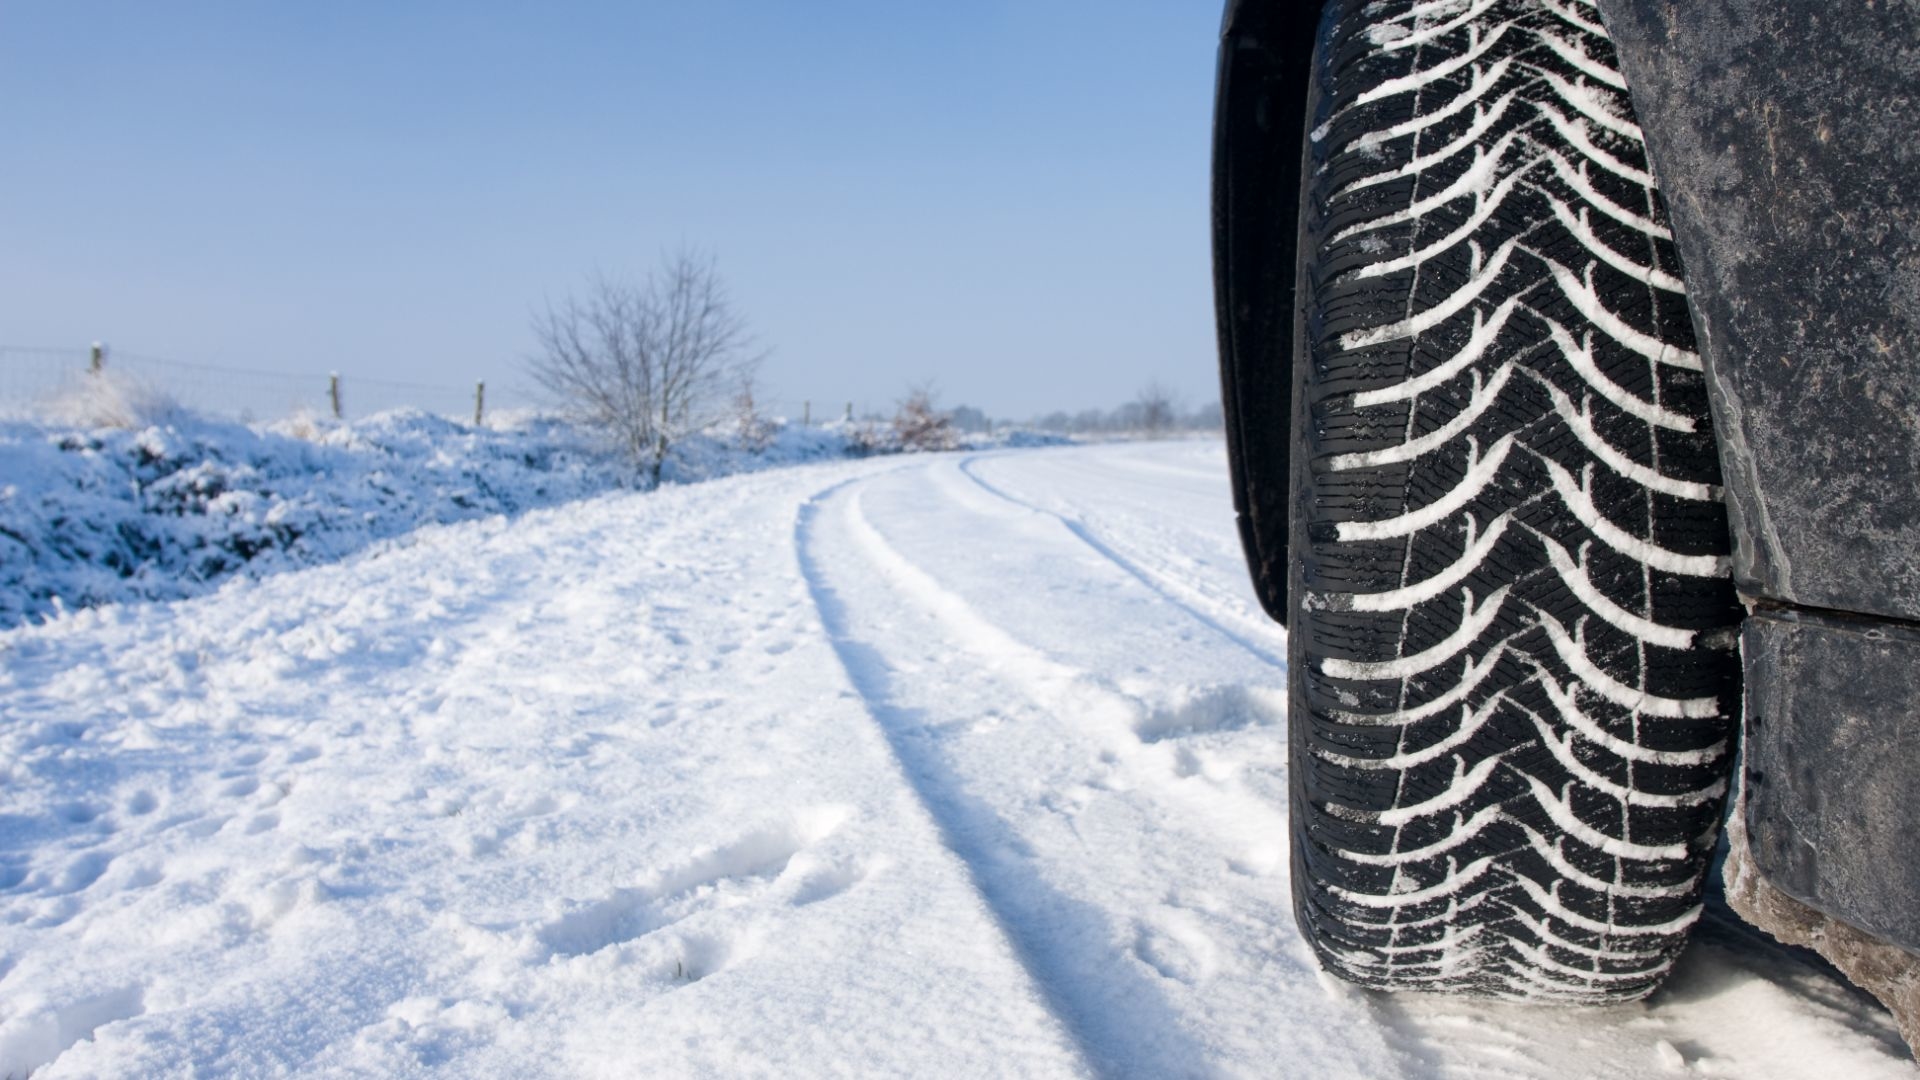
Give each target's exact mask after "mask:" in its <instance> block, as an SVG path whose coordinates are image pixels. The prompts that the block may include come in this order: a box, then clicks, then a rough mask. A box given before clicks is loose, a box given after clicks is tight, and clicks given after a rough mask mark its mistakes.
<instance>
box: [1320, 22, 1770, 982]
mask: <svg viewBox="0 0 1920 1080" xmlns="http://www.w3.org/2000/svg"><path fill="white" fill-rule="evenodd" d="M1318 41H1319V44H1318V47H1317V52H1316V54H1315V57H1314V62H1313V68H1312V71H1311V82H1312V85H1311V88H1310V90H1309V110H1310V111H1309V113H1308V120H1307V123H1308V125H1309V127H1310V133H1309V134H1308V136H1307V144H1308V145H1307V147H1306V152H1305V162H1304V165H1303V170H1302V176H1303V180H1302V183H1303V185H1304V187H1305V189H1306V190H1305V192H1304V195H1305V198H1304V199H1303V200H1302V203H1301V211H1300V217H1301V220H1300V251H1301V255H1300V264H1299V269H1298V280H1299V283H1300V285H1299V288H1300V305H1301V309H1300V313H1299V314H1300V318H1298V319H1297V320H1296V323H1297V325H1296V338H1295V343H1296V344H1295V347H1296V350H1297V354H1298V355H1297V358H1296V362H1295V367H1296V379H1297V380H1298V381H1297V382H1296V384H1295V390H1294V394H1293V401H1294V417H1293V421H1292V422H1293V424H1294V443H1293V447H1294V449H1293V455H1292V462H1293V463H1292V488H1293V493H1292V512H1291V526H1290V529H1291V533H1290V542H1289V548H1290V551H1291V553H1292V558H1291V562H1292V571H1291V572H1292V575H1293V576H1292V578H1291V580H1290V581H1289V583H1288V590H1287V591H1288V604H1289V607H1290V611H1289V620H1288V625H1289V628H1290V634H1291V641H1290V664H1291V668H1292V686H1293V690H1292V695H1293V696H1292V709H1291V714H1292V720H1291V723H1290V739H1291V748H1290V750H1291V762H1292V764H1291V783H1292V798H1293V819H1294V822H1295V824H1294V844H1293V868H1294V875H1293V882H1294V902H1295V908H1296V913H1297V915H1298V917H1299V921H1300V924H1301V927H1302V929H1303V931H1304V932H1305V934H1306V936H1307V937H1308V938H1309V940H1310V941H1311V942H1312V944H1313V946H1314V948H1315V950H1316V951H1317V953H1318V954H1319V956H1320V957H1321V959H1322V961H1323V962H1324V963H1325V964H1326V966H1327V967H1328V968H1330V969H1331V970H1332V971H1334V972H1335V973H1337V974H1339V975H1341V976H1343V977H1345V978H1347V979H1350V980H1352V981H1354V982H1357V983H1360V984H1362V985H1365V986H1369V987H1376V988H1382V989H1429V990H1431V989H1439V990H1453V991H1464V992H1469V993H1475V994H1485V995H1493V996H1500V997H1518V998H1525V999H1548V1000H1557V1001H1601V1002H1605V1001H1617V1000H1623V999H1632V998H1637V997H1641V996H1644V995H1645V994H1647V993H1648V992H1650V991H1651V990H1652V989H1653V988H1654V987H1655V986H1656V985H1657V984H1658V982H1659V980H1660V979H1661V977H1662V976H1663V974H1664V973H1665V972H1666V970H1667V969H1668V967H1669V966H1670V965H1671V963H1672V962H1673V960H1674V958H1675V956H1676V955H1677V954H1678V952H1679V951H1680V949H1681V947H1682V945H1683V944H1684V942H1685V936H1686V932H1687V930H1688V928H1689V926H1690V925H1691V924H1692V923H1693V922H1694V920H1695V919H1696V918H1697V917H1698V915H1699V912H1700V896H1701V890H1702V883H1703V877H1704V871H1705V865H1706V860H1707V856H1708V854H1709V851H1710V849H1711V847H1712V845H1713V843H1714V839H1715V836H1716V834H1717V831H1718V823H1719V820H1720V814H1721V809H1722V804H1723V802H1724V798H1725V792H1726V778H1727V773H1728V770H1729V764H1730V761H1729V751H1730V743H1729V740H1730V738H1731V735H1732V718H1733V717H1734V716H1735V715H1736V714H1735V710H1736V709H1737V708H1738V703H1739V683H1738V680H1739V662H1738V656H1737V653H1736V648H1735V636H1734V633H1733V628H1734V626H1735V624H1736V621H1737V619H1738V616H1739V609H1738V607H1737V604H1736V601H1735V597H1734V594H1733V591H1732V588H1731V585H1730V583H1729V581H1728V578H1727V573H1728V560H1727V543H1728V541H1727V526H1726V520H1725V514H1724V512H1723V509H1722V506H1721V503H1720V501H1719V488H1718V483H1719V474H1718V464H1717V461H1716V457H1715V448H1714V439H1713V432H1712V428H1711V421H1710V419H1709V416H1708V410H1707V394H1706V387H1705V380H1704V377H1703V374H1702V370H1701V361H1700V358H1699V356H1698V355H1697V353H1696V352H1695V346H1694V342H1693V331H1692V325H1691V322H1690V320H1689V315H1688V310H1687V304H1686V299H1685V296H1684V293H1683V289H1682V285H1681V280H1680V265H1679V261H1678V259H1677V257H1676V255H1675V252H1674V247H1673V243H1672V240H1671V236H1670V234H1669V232H1668V229H1667V226H1666V215H1665V211H1664V209H1663V207H1662V205H1661V202H1660V198H1659V195H1658V193H1657V192H1656V191H1655V189H1654V184H1653V178H1652V176H1651V175H1650V171H1649V170H1650V166H1649V164H1648V160H1647V155H1646V152H1645V149H1644V147H1643V146H1642V143H1641V140H1640V136H1639V129H1638V128H1637V127H1636V126H1635V124H1634V121H1633V118H1632V115H1633V114H1632V110H1631V106H1630V103H1629V101H1628V97H1627V94H1626V92H1625V83H1624V81H1623V80H1622V78H1621V76H1620V73H1619V68H1618V65H1617V62H1616V60H1615V57H1614V53H1613V49H1612V46H1611V45H1610V43H1609V41H1608V38H1607V35H1606V31H1605V29H1604V27H1603V26H1602V25H1601V23H1600V16H1599V13H1598V11H1597V10H1596V9H1595V8H1594V6H1593V5H1592V4H1591V3H1588V2H1585V0H1470V2H1469V0H1457V2H1439V3H1436V2H1433V0H1420V2H1414V0H1335V2H1333V3H1331V4H1330V5H1329V8H1328V11H1327V12H1326V13H1325V15H1324V16H1323V19H1322V22H1321V25H1320V31H1319V39H1318Z"/></svg>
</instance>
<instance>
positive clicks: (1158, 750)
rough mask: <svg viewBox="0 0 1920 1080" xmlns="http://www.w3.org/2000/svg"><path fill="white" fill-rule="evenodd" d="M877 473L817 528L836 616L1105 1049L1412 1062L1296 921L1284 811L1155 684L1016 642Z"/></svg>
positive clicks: (936, 799)
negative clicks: (919, 559) (891, 520)
mask: <svg viewBox="0 0 1920 1080" xmlns="http://www.w3.org/2000/svg"><path fill="white" fill-rule="evenodd" d="M934 467H935V468H938V467H939V466H937V465H936V466H934ZM896 476H898V478H899V479H902V480H907V481H909V482H912V480H913V479H914V478H910V477H907V476H904V475H901V474H896ZM921 482H923V483H924V482H926V480H922V481H921ZM869 487H871V485H870V484H868V483H860V484H856V485H850V486H849V487H848V488H846V489H844V490H841V491H838V492H836V493H834V494H833V495H831V496H829V497H827V498H823V499H820V500H816V501H815V502H814V503H812V504H809V506H808V507H806V508H805V509H804V510H803V511H802V514H801V517H800V521H799V522H798V523H797V525H796V530H795V531H796V546H797V547H798V549H799V550H800V551H801V553H802V560H801V561H802V567H803V571H804V572H805V574H806V576H807V578H808V581H809V585H810V588H812V590H813V593H814V596H815V600H816V604H817V605H818V606H819V608H820V611H821V616H822V621H823V623H824V624H825V625H826V627H827V630H828V633H829V636H830V638H831V639H832V641H833V643H834V646H835V648H836V650H838V651H839V653H840V656H841V659H842V662H843V664H844V665H845V666H846V668H847V671H848V674H849V676H850V678H851V681H852V682H853V683H854V684H855V686H856V687H857V688H858V689H859V690H860V692H861V693H862V694H863V695H864V696H865V697H866V698H867V701H868V706H869V712H870V713H871V714H872V715H873V716H874V719H875V721H876V723H877V724H878V725H879V726H880V727H881V728H882V730H883V732H884V733H885V735H886V737H887V739H888V741H889V743H890V744H891V745H892V746H893V747H894V748H895V751H896V753H897V755H898V757H899V760H900V762H901V765H902V767H903V770H904V771H905V772H906V773H907V774H908V775H909V776H910V777H911V778H912V780H913V783H914V784H915V786H916V788H917V789H918V790H919V792H920V793H921V795H922V797H923V799H924V801H925V803H926V805H927V806H928V808H929V810H930V811H931V812H932V813H933V815H934V816H935V817H936V819H937V820H939V822H940V823H941V825H942V827H943V830H944V831H945V833H946V835H947V838H948V842H949V843H950V845H951V846H952V847H953V849H954V851H955V853H956V854H958V855H959V856H960V857H961V858H962V859H963V860H964V861H965V862H966V863H967V864H968V866H969V867H970V868H972V870H973V872H974V875H975V880H976V883H977V885H978V886H979V888H980V890H981V893H982V896H983V897H984V898H985V899H986V900H987V902H988V903H989V905H990V906H991V907H992V908H993V910H994V911H995V912H996V913H997V914H998V916H999V918H1000V922H1001V925H1002V927H1003V928H1004V929H1005V930H1006V932H1007V933H1008V935H1009V937H1010V938H1011V939H1012V940H1013V941H1014V943H1015V945H1016V948H1017V949H1018V951H1019V953H1020V955H1021V956H1022V957H1023V958H1024V959H1025V960H1027V961H1028V962H1029V963H1030V965H1031V970H1032V971H1033V973H1034V977H1035V979H1036V980H1037V981H1038V983H1039V984H1040V985H1042V986H1043V987H1044V988H1045V990H1046V994H1047V1000H1048V1001H1049V1002H1050V1003H1051V1004H1053V1005H1055V1006H1056V1007H1057V1008H1058V1010H1059V1015H1060V1017H1061V1019H1062V1021H1063V1022H1064V1024H1065V1025H1066V1027H1067V1028H1068V1029H1069V1030H1070V1031H1071V1032H1072V1033H1073V1034H1074V1036H1075V1037H1076V1038H1078V1039H1079V1041H1080V1045H1081V1047H1082V1048H1083V1049H1084V1050H1085V1051H1086V1052H1087V1057H1088V1060H1089V1061H1090V1062H1091V1063H1092V1066H1093V1067H1094V1068H1095V1069H1097V1070H1098V1071H1099V1072H1100V1073H1102V1074H1103V1075H1128V1076H1132V1075H1138V1076H1156V1077H1158V1076H1196V1075H1201V1076H1208V1075H1225V1074H1236V1075H1237V1074H1240V1073H1242V1072H1244V1071H1245V1070H1247V1069H1248V1068H1249V1067H1250V1066H1251V1065H1252V1063H1255V1062H1270V1061H1272V1060H1277V1059H1280V1058H1283V1057H1288V1056H1293V1055H1300V1056H1301V1057H1302V1059H1303V1060H1313V1061H1316V1062H1319V1063H1323V1064H1331V1067H1332V1068H1333V1070H1334V1071H1335V1072H1336V1073H1341V1074H1343V1075H1345V1074H1351V1075H1381V1074H1385V1073H1392V1072H1397V1071H1399V1066H1398V1063H1396V1064H1395V1065H1385V1064H1384V1063H1383V1060H1382V1058H1383V1057H1385V1058H1392V1057H1394V1054H1393V1052H1392V1051H1390V1050H1388V1049H1387V1048H1386V1047H1385V1045H1384V1043H1383V1042H1382V1040H1381V1038H1380V1037H1379V1036H1378V1035H1377V1034H1376V1033H1374V1032H1373V1031H1372V1030H1371V1029H1366V1028H1364V1027H1363V1028H1362V1029H1361V1030H1363V1031H1365V1032H1366V1033H1365V1034H1360V1033H1358V1032H1356V1031H1354V1030H1351V1029H1352V1027H1353V1025H1352V1022H1351V1019H1352V1018H1351V1013H1352V1011H1353V1005H1352V1003H1351V1002H1350V1001H1347V1000H1345V999H1337V998H1336V999H1329V997H1328V996H1327V995H1326V994H1324V993H1323V992H1322V991H1321V989H1320V984H1319V979H1318V976H1317V975H1316V974H1315V972H1314V969H1313V967H1312V965H1311V963H1310V961H1309V960H1308V958H1307V956H1306V953H1305V950H1304V946H1303V945H1302V944H1301V943H1300V942H1299V941H1298V940H1297V938H1295V936H1294V935H1293V932H1292V927H1291V922H1290V921H1289V920H1287V918H1286V912H1285V906H1284V905H1285V900H1284V897H1285V878H1284V872H1285V871H1284V867H1283V866H1282V865H1280V863H1279V861H1278V860H1277V858H1276V859H1275V860H1272V861H1269V860H1266V859H1264V858H1261V859H1254V860H1251V862H1252V863H1253V864H1254V865H1252V866H1250V865H1249V863H1248V861H1246V860H1244V858H1237V857H1236V856H1244V855H1245V853H1247V852H1249V851H1251V850H1254V849H1255V848H1261V849H1263V850H1264V848H1265V847H1270V846H1271V841H1272V839H1273V838H1274V837H1277V836H1282V835H1284V828H1285V819H1284V814H1283V812H1282V811H1280V810H1279V809H1278V808H1275V807H1273V806H1270V805H1268V804H1267V803H1266V802H1265V801H1263V800H1260V799H1258V798H1255V797H1252V796H1250V795H1248V794H1246V793H1244V792H1240V791H1236V790H1230V789H1229V788H1223V787H1217V786H1215V785H1214V784H1213V783H1212V782H1211V781H1209V779H1207V778H1206V777H1205V776H1204V775H1201V774H1202V773H1203V772H1204V770H1203V769H1187V768H1182V767H1181V766H1180V765H1179V764H1178V763H1180V762H1182V761H1183V760H1185V759H1187V758H1188V757H1189V753H1188V752H1187V750H1186V748H1185V747H1183V746H1181V745H1179V743H1180V742H1181V741H1182V740H1178V739H1168V740H1161V741H1149V740H1148V739H1146V738H1143V736H1142V735H1141V733H1140V730H1139V729H1140V728H1141V727H1142V723H1141V721H1142V719H1143V713H1144V712H1146V711H1147V710H1146V709H1145V707H1144V706H1143V704H1142V703H1141V702H1140V701H1138V700H1136V699H1134V698H1132V697H1131V696H1129V695H1127V694H1125V693H1122V692H1120V691H1118V690H1116V689H1113V688H1112V687H1110V686H1108V685H1106V684H1105V682H1104V681H1103V680H1102V679H1100V678H1099V677H1098V676H1096V675H1094V674H1092V673H1090V672H1086V671H1081V670H1079V669H1076V668H1074V667H1071V666H1069V665H1066V664H1063V663H1060V662H1059V661H1056V660H1054V659H1052V658H1051V657H1050V656H1048V655H1047V654H1046V653H1045V652H1044V651H1042V650H1041V649H1038V648H1035V647H1033V646H1030V645H1028V644H1026V643H1024V642H1022V641H1020V640H1019V639H1016V638H1015V637H1013V636H1012V635H1011V634H1010V633H1008V632H1007V631H1006V630H1005V629H1003V628H1002V627H1001V626H1000V625H997V624H996V623H995V622H993V621H991V620H990V619H989V618H987V617H986V616H985V615H984V614H983V613H982V612H981V611H980V610H977V609H975V608H974V607H973V606H972V605H971V604H970V603H969V602H968V601H967V600H965V599H964V598H963V597H962V596H960V595H959V594H958V593H956V592H954V591H952V590H950V589H948V588H947V587H946V586H944V585H943V584H941V582H940V581H939V580H937V579H936V578H935V577H933V576H932V575H931V574H930V573H929V572H928V571H927V570H925V569H922V568H921V566H919V565H917V564H916V563H914V562H913V561H912V560H910V559H909V558H908V557H907V556H905V555H904V554H902V553H901V552H900V551H899V550H898V549H896V548H894V547H893V546H892V544H891V543H890V542H889V541H888V540H887V539H886V538H885V537H883V536H882V535H881V534H880V532H879V530H878V529H877V527H876V526H875V524H874V522H872V521H870V520H869V519H868V518H867V517H866V515H865V513H864V511H863V508H862V505H861V496H862V494H863V492H864V491H865V489H868V488H869ZM1025 516H1026V515H1024V514H1016V515H1012V518H1011V520H1018V519H1019V518H1021V517H1025ZM975 520H977V515H976V516H975ZM986 520H987V521H988V522H991V521H992V520H993V519H992V517H990V516H989V517H988V518H987V519H986ZM1008 520H1010V519H1009V518H1008V517H1006V516H1003V517H1002V518H1001V521H1002V522H1006V521H1008ZM963 535H966V536H967V537H968V544H969V546H978V547H981V548H985V549H991V550H996V551H1000V552H1002V553H1003V554H1009V555H1011V556H1013V557H1016V558H1017V557H1018V551H1017V550H1014V551H1009V550H1008V549H1018V548H1019V547H1020V546H1021V545H1022V543H1023V542H1024V543H1025V544H1026V545H1027V546H1028V547H1029V548H1030V549H1032V550H1033V551H1034V553H1035V554H1036V555H1038V554H1039V552H1040V551H1041V550H1045V549H1049V548H1055V547H1060V546H1065V545H1071V544H1074V542H1073V541H1072V540H1070V539H1068V538H1066V537H1060V536H1058V535H1057V534H1054V533H1052V532H1051V530H1042V531H1041V532H1039V533H1033V532H1031V531H1029V532H1028V534H1027V535H1025V536H1023V535H1022V534H1021V530H1019V529H1018V528H1011V529H1009V528H1005V527H1003V528H1002V529H1001V531H999V532H998V533H995V532H994V531H992V530H991V529H990V528H989V529H979V528H973V527H971V526H969V530H968V531H967V532H965V533H964V534H963ZM1076 546H1077V545H1076ZM1093 565H1095V566H1098V565H1102V564H1100V563H1095V564H1093ZM1009 703H1010V704H1009ZM970 719H971V720H972V721H973V722H972V723H969V722H968V721H969V720H970ZM982 721H986V722H982ZM1089 772H1099V773H1103V774H1104V775H1102V776H1099V777H1096V778H1094V779H1092V780H1089V779H1088V773H1089ZM1276 1008H1284V1009H1286V1010H1287V1013H1288V1020H1287V1022H1285V1023H1281V1024H1275V1023H1274V1022H1273V1019H1274V1018H1273V1013H1274V1010H1275V1009H1276ZM1200 1031H1204V1032H1207V1034H1206V1036H1205V1037H1204V1040H1202V1039H1201V1038H1199V1037H1196V1035H1194V1034H1192V1033H1194V1032H1200ZM1336 1031H1340V1032H1343V1034H1340V1035H1338V1036H1336V1035H1335V1034H1334V1032H1336ZM1343 1066H1344V1067H1345V1068H1346V1072H1342V1068H1343Z"/></svg>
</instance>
